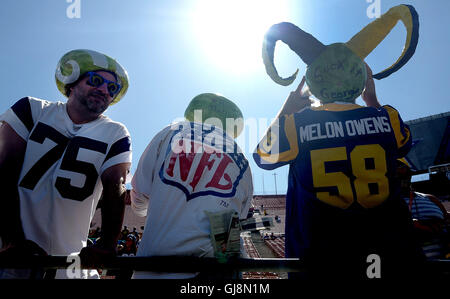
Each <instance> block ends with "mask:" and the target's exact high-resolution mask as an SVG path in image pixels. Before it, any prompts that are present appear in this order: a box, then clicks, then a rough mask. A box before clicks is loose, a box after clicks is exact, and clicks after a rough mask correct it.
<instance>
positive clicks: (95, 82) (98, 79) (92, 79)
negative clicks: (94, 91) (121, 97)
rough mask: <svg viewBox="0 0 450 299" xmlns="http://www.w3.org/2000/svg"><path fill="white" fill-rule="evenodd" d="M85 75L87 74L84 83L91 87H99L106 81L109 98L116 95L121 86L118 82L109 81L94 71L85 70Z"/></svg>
mask: <svg viewBox="0 0 450 299" xmlns="http://www.w3.org/2000/svg"><path fill="white" fill-rule="evenodd" d="M86 76H89V78H88V80H87V81H86V84H87V85H90V86H92V87H100V86H102V85H103V84H105V83H106V87H107V89H108V93H109V95H110V96H111V98H114V96H115V95H117V94H118V93H119V91H120V89H121V88H122V87H121V86H120V84H119V83H116V82H114V81H109V80H107V79H105V78H103V77H102V76H101V75H99V74H97V73H95V72H87V73H86Z"/></svg>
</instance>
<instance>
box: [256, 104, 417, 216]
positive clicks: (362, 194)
mask: <svg viewBox="0 0 450 299" xmlns="http://www.w3.org/2000/svg"><path fill="white" fill-rule="evenodd" d="M410 147H411V136H410V131H409V128H408V126H407V125H406V124H404V123H403V121H402V119H401V118H400V116H399V114H398V112H397V111H396V110H395V109H394V108H392V107H390V106H383V107H382V108H380V109H375V108H372V107H361V106H359V105H356V104H343V103H342V104H337V103H333V104H326V105H324V106H321V107H318V108H312V109H311V108H307V109H304V110H302V111H300V112H298V113H294V114H291V115H285V116H282V117H281V118H280V119H279V120H278V121H276V122H275V123H274V124H272V126H271V127H270V128H269V130H268V131H267V134H266V135H265V136H264V138H263V139H262V140H261V142H260V143H259V144H258V147H257V149H256V152H255V153H254V159H255V161H256V163H257V164H258V166H259V167H261V168H264V169H274V168H277V167H280V166H283V165H286V164H290V166H291V168H290V172H289V184H288V198H287V203H289V202H290V199H292V200H293V201H294V200H295V201H300V202H310V204H313V205H319V206H320V205H322V204H325V206H332V207H335V208H338V209H341V210H345V209H348V208H349V207H352V206H359V207H363V208H366V209H368V208H373V207H376V206H378V205H380V204H381V203H383V202H384V201H386V200H387V199H389V198H390V197H391V196H395V195H396V194H397V192H398V191H399V190H398V188H399V186H398V184H396V183H395V181H394V174H395V168H396V159H398V158H401V157H404V156H405V155H406V154H407V153H408V151H409V149H410ZM322 206H323V205H322Z"/></svg>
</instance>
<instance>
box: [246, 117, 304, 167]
mask: <svg viewBox="0 0 450 299" xmlns="http://www.w3.org/2000/svg"><path fill="white" fill-rule="evenodd" d="M298 152H299V150H298V138H297V129H296V125H295V114H290V115H284V116H282V117H281V118H279V119H276V120H275V121H274V122H273V123H272V125H271V126H270V127H269V129H268V130H267V132H266V134H265V135H264V136H263V138H262V140H261V141H260V142H259V144H258V146H257V148H256V150H255V152H254V153H253V158H254V160H255V162H256V164H257V165H258V166H259V167H261V168H263V169H267V170H271V169H275V168H278V167H281V166H283V165H286V164H288V163H290V162H292V161H294V160H295V159H296V158H297V155H298Z"/></svg>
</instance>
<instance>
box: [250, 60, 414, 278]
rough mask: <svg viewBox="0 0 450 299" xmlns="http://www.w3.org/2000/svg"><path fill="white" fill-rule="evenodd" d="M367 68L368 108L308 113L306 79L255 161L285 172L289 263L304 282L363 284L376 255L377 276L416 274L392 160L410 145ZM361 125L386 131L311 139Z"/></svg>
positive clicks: (329, 107)
mask: <svg viewBox="0 0 450 299" xmlns="http://www.w3.org/2000/svg"><path fill="white" fill-rule="evenodd" d="M365 66H366V70H364V71H367V81H366V86H365V89H364V91H363V93H362V95H361V96H362V99H363V100H364V101H365V103H366V104H367V107H363V106H360V105H357V104H355V100H351V101H348V102H337V101H336V100H335V99H334V98H333V99H332V98H330V99H329V102H327V101H324V100H321V104H322V105H321V106H319V107H311V100H310V99H309V97H308V96H307V95H305V94H304V93H303V92H302V88H303V85H304V83H305V78H303V80H302V81H301V82H300V84H299V86H298V88H297V90H296V91H294V92H291V94H290V95H289V97H288V98H287V100H286V102H285V103H284V105H283V107H282V108H281V110H280V111H279V113H278V114H277V117H276V120H275V121H274V122H273V123H272V125H271V126H270V127H269V129H268V130H267V134H266V135H265V136H264V138H263V139H262V140H261V141H260V143H259V144H258V146H257V149H256V151H255V153H254V155H253V156H254V159H255V162H256V163H257V164H258V166H260V167H261V168H264V169H267V170H273V169H275V168H278V167H281V166H284V165H289V167H290V171H289V184H288V191H287V196H286V257H287V258H300V259H302V260H303V261H304V262H305V267H306V270H307V271H306V273H305V274H306V275H308V276H309V277H313V278H319V277H320V278H323V277H324V276H325V275H326V276H328V277H341V278H355V279H363V278H367V274H366V271H367V261H366V260H367V258H368V256H369V255H370V254H377V255H378V256H379V257H380V259H381V261H382V265H381V276H382V277H391V278H393V277H397V276H398V275H401V276H412V275H415V274H417V273H419V272H420V271H421V270H420V269H421V268H420V267H421V266H422V262H423V254H422V253H421V250H420V248H419V246H418V244H416V242H415V240H414V237H413V227H412V222H411V221H410V218H409V214H408V209H407V206H406V205H405V203H404V201H403V199H402V198H401V197H400V184H399V183H398V181H396V180H395V173H396V159H398V158H401V157H404V156H405V155H406V154H407V153H408V151H409V149H410V147H411V135H410V131H409V128H408V126H407V125H406V124H404V123H403V121H402V119H401V117H400V115H399V113H398V112H397V110H395V109H394V108H392V107H391V106H388V105H386V106H381V105H380V104H379V102H378V99H377V97H376V93H375V83H374V81H373V78H372V72H371V70H370V68H369V66H368V65H365ZM366 120H370V121H374V120H379V121H382V122H383V128H382V129H377V130H373V131H371V132H370V134H369V132H368V131H364V132H363V131H361V132H360V134H356V133H355V134H353V131H352V132H347V133H345V132H346V131H345V130H344V131H343V133H342V134H340V133H339V132H334V133H336V134H337V135H336V134H335V135H332V134H331V133H330V134H329V135H320V136H321V138H317V135H315V134H319V133H317V131H318V130H320V129H322V130H323V131H322V132H325V127H326V128H330V124H331V126H333V124H335V125H336V126H338V127H340V126H342V127H343V128H345V124H349V123H352V124H354V122H361V123H364V121H366ZM309 128H311V131H309V132H311V133H310V135H308V133H307V132H308V129H309ZM313 130H317V131H313ZM301 132H303V133H301ZM300 135H301V136H300ZM323 136H324V137H323ZM310 137H311V138H310ZM322 137H323V138H322ZM300 275H302V274H300ZM290 277H291V278H294V277H298V278H301V277H299V276H297V275H296V274H293V275H290Z"/></svg>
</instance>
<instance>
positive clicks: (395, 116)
mask: <svg viewBox="0 0 450 299" xmlns="http://www.w3.org/2000/svg"><path fill="white" fill-rule="evenodd" d="M383 108H384V109H385V110H386V111H387V113H388V115H389V121H390V123H391V126H392V130H393V131H394V135H395V140H396V142H397V148H398V157H404V156H406V154H407V153H408V152H409V150H410V149H411V146H412V138H411V132H410V129H409V126H408V125H407V124H405V123H404V122H403V120H402V118H401V117H400V114H399V113H398V111H397V110H396V109H394V108H393V107H391V106H389V105H385V106H383Z"/></svg>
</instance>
